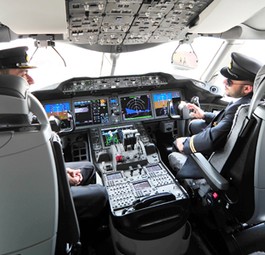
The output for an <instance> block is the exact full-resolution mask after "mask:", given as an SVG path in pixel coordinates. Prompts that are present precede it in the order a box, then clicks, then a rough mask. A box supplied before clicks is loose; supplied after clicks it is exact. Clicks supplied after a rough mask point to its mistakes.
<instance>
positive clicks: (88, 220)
mask: <svg viewBox="0 0 265 255" xmlns="http://www.w3.org/2000/svg"><path fill="white" fill-rule="evenodd" d="M27 50H28V47H24V46H23V47H16V48H10V49H5V50H0V75H1V74H9V75H15V76H20V77H22V78H24V79H25V80H26V81H27V82H28V83H29V85H32V84H34V80H33V79H32V77H31V76H30V75H29V74H28V70H29V69H32V68H35V67H34V66H30V65H29V63H28V55H27ZM65 167H66V173H67V176H68V180H69V184H70V189H71V193H72V197H73V201H74V204H75V209H76V213H77V217H78V220H79V223H80V230H81V243H82V252H83V253H84V254H87V250H86V249H87V247H86V245H87V241H88V240H84V239H88V238H91V236H93V235H94V234H95V233H93V231H95V230H96V228H98V227H100V226H101V225H104V224H106V221H107V217H108V216H107V214H108V209H107V203H108V198H107V192H106V189H105V187H103V186H102V185H100V184H95V182H96V172H95V169H94V166H93V164H92V163H90V162H88V161H82V162H66V163H65ZM89 245H90V244H89Z"/></svg>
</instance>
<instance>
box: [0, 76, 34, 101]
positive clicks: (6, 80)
mask: <svg viewBox="0 0 265 255" xmlns="http://www.w3.org/2000/svg"><path fill="white" fill-rule="evenodd" d="M28 89H29V85H28V83H27V81H26V80H24V79H23V78H21V77H18V76H14V75H0V95H6V96H11V97H18V98H22V99H25V98H26V94H27V91H28Z"/></svg>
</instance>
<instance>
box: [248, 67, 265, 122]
mask: <svg viewBox="0 0 265 255" xmlns="http://www.w3.org/2000/svg"><path fill="white" fill-rule="evenodd" d="M264 94H265V65H264V66H262V67H261V68H260V70H259V71H258V73H257V75H256V78H255V81H254V84H253V97H252V100H251V103H250V106H249V112H248V119H250V118H251V115H252V113H253V112H254V110H255V109H256V107H257V105H258V104H259V103H260V100H261V99H262V98H264Z"/></svg>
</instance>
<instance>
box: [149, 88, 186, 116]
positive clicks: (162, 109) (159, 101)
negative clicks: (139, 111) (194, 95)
mask: <svg viewBox="0 0 265 255" xmlns="http://www.w3.org/2000/svg"><path fill="white" fill-rule="evenodd" d="M172 98H181V93H180V92H179V91H166V92H161V93H155V94H153V103H154V108H155V114H156V117H164V116H167V114H168V111H167V102H168V101H170V100H171V99H172Z"/></svg>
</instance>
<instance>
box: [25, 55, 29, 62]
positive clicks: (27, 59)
mask: <svg viewBox="0 0 265 255" xmlns="http://www.w3.org/2000/svg"><path fill="white" fill-rule="evenodd" d="M25 57H26V61H27V62H29V56H28V54H26V56H25Z"/></svg>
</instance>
